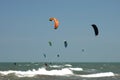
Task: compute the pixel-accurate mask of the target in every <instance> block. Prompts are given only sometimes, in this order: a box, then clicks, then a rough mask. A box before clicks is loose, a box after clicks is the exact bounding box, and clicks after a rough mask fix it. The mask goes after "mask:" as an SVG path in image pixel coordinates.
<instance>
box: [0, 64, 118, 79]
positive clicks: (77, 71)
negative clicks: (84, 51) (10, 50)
mask: <svg viewBox="0 0 120 80" xmlns="http://www.w3.org/2000/svg"><path fill="white" fill-rule="evenodd" d="M0 80H120V63H78V62H71V63H70V62H69V63H65V62H64V63H25V62H24V63H20V62H19V63H0Z"/></svg>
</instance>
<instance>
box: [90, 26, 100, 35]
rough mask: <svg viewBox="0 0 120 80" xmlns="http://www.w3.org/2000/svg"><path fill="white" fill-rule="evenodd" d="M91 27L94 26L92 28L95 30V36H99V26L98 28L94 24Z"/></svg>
mask: <svg viewBox="0 0 120 80" xmlns="http://www.w3.org/2000/svg"><path fill="white" fill-rule="evenodd" d="M91 26H92V27H93V29H94V32H95V36H98V34H99V31H98V28H97V26H96V25H95V24H92V25H91Z"/></svg>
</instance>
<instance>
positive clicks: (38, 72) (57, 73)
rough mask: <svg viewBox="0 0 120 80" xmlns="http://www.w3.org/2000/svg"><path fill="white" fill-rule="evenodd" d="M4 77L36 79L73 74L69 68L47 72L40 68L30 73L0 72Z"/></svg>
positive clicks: (29, 71)
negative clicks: (41, 76) (13, 75)
mask: <svg viewBox="0 0 120 80" xmlns="http://www.w3.org/2000/svg"><path fill="white" fill-rule="evenodd" d="M0 74H1V75H2V76H5V75H8V74H15V75H16V76H18V77H34V76H36V75H50V76H52V75H54V76H69V75H73V72H72V71H71V70H70V69H68V68H63V69H61V70H49V71H48V70H46V69H45V68H39V69H38V70H35V69H33V70H28V71H13V70H9V71H0Z"/></svg>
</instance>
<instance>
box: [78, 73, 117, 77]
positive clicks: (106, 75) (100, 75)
mask: <svg viewBox="0 0 120 80" xmlns="http://www.w3.org/2000/svg"><path fill="white" fill-rule="evenodd" d="M79 76H80V77H87V78H96V77H111V76H115V74H114V73H113V72H104V73H95V74H87V75H79Z"/></svg>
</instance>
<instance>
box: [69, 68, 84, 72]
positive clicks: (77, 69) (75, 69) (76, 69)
mask: <svg viewBox="0 0 120 80" xmlns="http://www.w3.org/2000/svg"><path fill="white" fill-rule="evenodd" d="M69 69H70V70H73V71H83V69H82V68H69Z"/></svg>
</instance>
